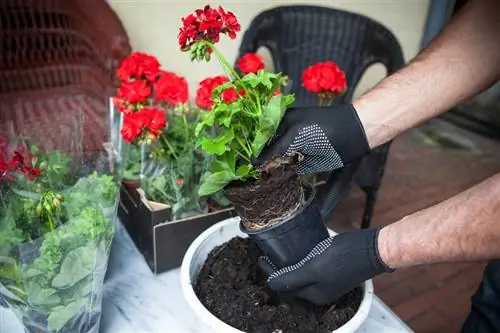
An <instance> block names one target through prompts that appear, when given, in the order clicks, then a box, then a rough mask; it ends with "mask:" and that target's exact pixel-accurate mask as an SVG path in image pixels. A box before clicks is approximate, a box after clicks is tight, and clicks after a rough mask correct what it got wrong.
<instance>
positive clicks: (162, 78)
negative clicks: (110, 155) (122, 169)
mask: <svg viewBox="0 0 500 333" xmlns="http://www.w3.org/2000/svg"><path fill="white" fill-rule="evenodd" d="M117 75H118V77H119V78H120V79H121V86H120V88H118V91H117V96H116V97H114V98H113V101H114V104H115V105H116V106H117V107H118V109H119V110H120V111H121V112H122V113H123V114H124V120H123V127H122V129H121V134H122V137H123V139H124V140H125V141H127V142H132V141H133V140H135V139H137V138H141V139H144V140H147V141H150V140H154V139H156V138H158V136H159V135H160V133H161V131H162V130H163V128H164V127H165V126H166V125H167V119H166V116H167V115H166V112H165V111H164V110H162V109H159V108H156V107H155V105H156V104H158V103H162V104H165V105H166V106H169V107H175V106H177V105H179V104H185V103H187V101H188V98H189V86H188V83H187V80H186V79H185V78H184V77H182V76H179V75H177V74H175V73H172V72H167V71H163V70H161V69H160V63H159V62H158V60H157V59H156V58H155V57H154V56H151V55H148V54H145V53H142V52H134V53H132V54H131V55H129V56H128V57H127V58H126V59H125V60H124V61H123V62H122V63H121V65H120V68H118V70H117Z"/></svg>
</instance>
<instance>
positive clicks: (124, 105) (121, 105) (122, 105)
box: [113, 96, 134, 115]
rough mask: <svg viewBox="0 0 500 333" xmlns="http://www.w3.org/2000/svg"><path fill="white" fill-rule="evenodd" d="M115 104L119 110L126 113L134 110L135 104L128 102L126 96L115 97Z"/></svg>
mask: <svg viewBox="0 0 500 333" xmlns="http://www.w3.org/2000/svg"><path fill="white" fill-rule="evenodd" d="M113 104H114V105H115V106H116V107H117V108H118V110H119V111H120V112H121V113H123V114H124V115H127V114H130V113H132V112H134V106H133V105H131V104H130V103H128V102H127V101H126V100H125V99H124V98H120V97H116V96H114V97H113Z"/></svg>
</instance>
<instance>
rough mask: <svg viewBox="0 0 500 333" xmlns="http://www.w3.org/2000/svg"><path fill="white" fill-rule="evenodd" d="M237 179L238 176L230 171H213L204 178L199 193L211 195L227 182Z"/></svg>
mask: <svg viewBox="0 0 500 333" xmlns="http://www.w3.org/2000/svg"><path fill="white" fill-rule="evenodd" d="M235 179H237V177H236V176H235V175H234V174H233V173H231V172H229V171H221V172H215V173H212V174H210V175H208V176H207V177H206V178H205V179H204V180H203V183H202V184H201V186H200V188H199V190H198V194H199V195H200V196H207V195H211V194H213V193H215V192H217V191H219V190H221V189H223V188H224V187H225V186H226V185H227V184H229V183H230V182H231V181H233V180H235Z"/></svg>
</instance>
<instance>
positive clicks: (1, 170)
mask: <svg viewBox="0 0 500 333" xmlns="http://www.w3.org/2000/svg"><path fill="white" fill-rule="evenodd" d="M7 146H8V143H7V140H6V139H5V138H4V137H3V136H0V181H1V180H2V179H4V178H5V179H7V180H8V181H11V182H12V181H14V178H13V177H12V175H11V173H14V172H16V171H19V172H21V173H22V174H24V176H25V177H26V178H28V179H29V180H31V181H32V180H35V179H36V178H37V177H38V176H39V175H40V169H38V168H35V167H33V166H31V165H29V164H26V163H25V161H26V160H29V159H31V158H26V157H25V156H23V154H22V153H21V152H19V151H14V156H13V157H12V158H11V159H9V160H8V159H6V157H7ZM28 157H29V156H28Z"/></svg>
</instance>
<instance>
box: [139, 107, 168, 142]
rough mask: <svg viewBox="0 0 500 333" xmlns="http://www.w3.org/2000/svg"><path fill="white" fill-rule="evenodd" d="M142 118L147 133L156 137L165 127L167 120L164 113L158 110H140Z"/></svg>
mask: <svg viewBox="0 0 500 333" xmlns="http://www.w3.org/2000/svg"><path fill="white" fill-rule="evenodd" d="M141 112H142V114H143V117H144V118H146V119H147V120H146V124H145V126H146V127H147V129H148V131H149V132H150V134H152V135H153V136H155V137H157V136H158V135H159V133H160V132H161V130H162V129H163V128H164V127H165V126H166V125H167V118H166V116H165V111H164V110H162V109H158V108H143V109H142V110H141Z"/></svg>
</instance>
